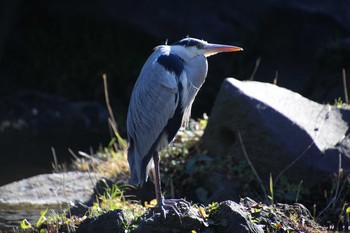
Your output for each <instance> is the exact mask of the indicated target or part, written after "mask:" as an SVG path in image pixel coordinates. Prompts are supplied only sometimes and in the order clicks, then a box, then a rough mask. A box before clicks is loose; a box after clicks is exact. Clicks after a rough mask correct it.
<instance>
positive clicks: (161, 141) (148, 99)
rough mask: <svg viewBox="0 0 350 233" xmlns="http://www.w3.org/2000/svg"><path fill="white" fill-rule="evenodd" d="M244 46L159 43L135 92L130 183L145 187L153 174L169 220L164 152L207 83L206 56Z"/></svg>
mask: <svg viewBox="0 0 350 233" xmlns="http://www.w3.org/2000/svg"><path fill="white" fill-rule="evenodd" d="M241 50H243V49H242V48H240V47H236V46H231V45H222V44H211V43H208V42H206V41H203V40H199V39H195V38H185V39H182V40H180V41H178V42H176V43H174V44H172V45H159V46H157V47H155V49H154V52H153V53H152V54H151V55H150V57H149V58H148V59H147V61H146V63H145V64H144V66H143V68H142V70H141V73H140V75H139V77H138V79H137V81H136V84H135V86H134V89H133V91H132V94H131V99H130V103H129V109H128V114H127V136H128V142H129V146H128V162H129V167H130V175H131V178H130V182H131V183H132V184H137V185H139V186H142V185H143V183H144V182H145V181H147V179H148V176H149V174H150V171H152V176H153V182H154V185H155V193H156V198H157V206H158V207H159V208H160V209H161V211H162V213H163V215H164V217H165V216H166V213H167V208H172V209H174V210H175V209H176V206H175V202H174V201H173V200H171V199H164V197H163V195H162V192H161V180H160V172H159V151H161V150H162V149H164V148H165V147H166V146H167V145H168V144H169V143H170V142H171V141H172V140H173V138H174V137H175V135H176V133H177V132H178V130H179V129H180V127H181V126H183V125H186V124H187V123H188V121H189V117H190V113H191V107H192V103H193V101H194V99H195V97H196V95H197V93H198V91H199V89H200V88H201V86H202V84H203V83H204V81H205V78H206V76H207V71H208V63H207V59H206V57H209V56H211V55H214V54H217V53H220V52H236V51H241Z"/></svg>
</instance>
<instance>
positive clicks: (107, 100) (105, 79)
mask: <svg viewBox="0 0 350 233" xmlns="http://www.w3.org/2000/svg"><path fill="white" fill-rule="evenodd" d="M102 78H103V87H104V92H105V100H106V106H107V109H108V114H109V118H110V120H109V121H108V122H109V123H110V124H111V126H112V125H113V126H112V129H113V131H114V134H117V133H118V130H117V129H118V128H117V122H116V120H115V118H114V114H113V110H112V107H111V104H110V102H109V94H108V85H107V75H106V74H103V75H102Z"/></svg>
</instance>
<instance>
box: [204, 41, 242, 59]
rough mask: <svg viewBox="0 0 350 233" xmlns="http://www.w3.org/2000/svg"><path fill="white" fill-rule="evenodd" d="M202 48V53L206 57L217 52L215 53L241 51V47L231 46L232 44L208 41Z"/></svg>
mask: <svg viewBox="0 0 350 233" xmlns="http://www.w3.org/2000/svg"><path fill="white" fill-rule="evenodd" d="M203 50H204V53H203V55H204V56H206V57H209V56H211V55H214V54H217V53H224V52H238V51H243V48H241V47H237V46H233V45H224V44H209V43H208V44H207V45H205V46H204V48H203Z"/></svg>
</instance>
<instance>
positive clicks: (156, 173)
mask: <svg viewBox="0 0 350 233" xmlns="http://www.w3.org/2000/svg"><path fill="white" fill-rule="evenodd" d="M153 162H154V169H152V173H153V182H154V188H155V191H156V198H157V203H158V205H159V206H162V205H163V201H164V197H163V194H162V188H161V181H160V171H159V154H158V152H155V153H154V155H153Z"/></svg>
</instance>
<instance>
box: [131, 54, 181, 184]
mask: <svg viewBox="0 0 350 233" xmlns="http://www.w3.org/2000/svg"><path fill="white" fill-rule="evenodd" d="M165 59H174V58H173V57H168V58H165ZM152 60H153V61H152ZM169 62H170V61H169ZM171 62H174V61H171ZM178 80H179V79H178V77H177V75H176V73H175V72H171V71H170V70H168V69H166V68H165V67H164V66H163V65H162V64H161V63H160V62H158V60H156V59H153V58H152V56H151V57H150V58H149V60H148V61H147V62H146V64H145V66H144V67H143V69H142V71H141V74H140V76H139V78H138V80H137V82H136V84H135V87H134V90H133V93H132V96H131V100H130V104H129V110H128V117H127V131H128V139H129V151H128V160H129V165H130V169H131V182H133V183H139V184H142V183H143V181H144V180H145V179H146V178H147V175H148V171H147V170H146V166H147V165H148V163H149V162H150V160H151V156H150V151H151V150H153V151H154V150H156V149H157V148H156V147H157V146H158V145H156V144H157V143H158V141H159V138H160V137H161V135H162V133H163V132H164V129H165V127H166V126H167V123H168V121H169V119H171V118H172V117H173V116H174V114H175V112H176V109H177V107H178V103H179V94H178V82H179V81H178Z"/></svg>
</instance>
